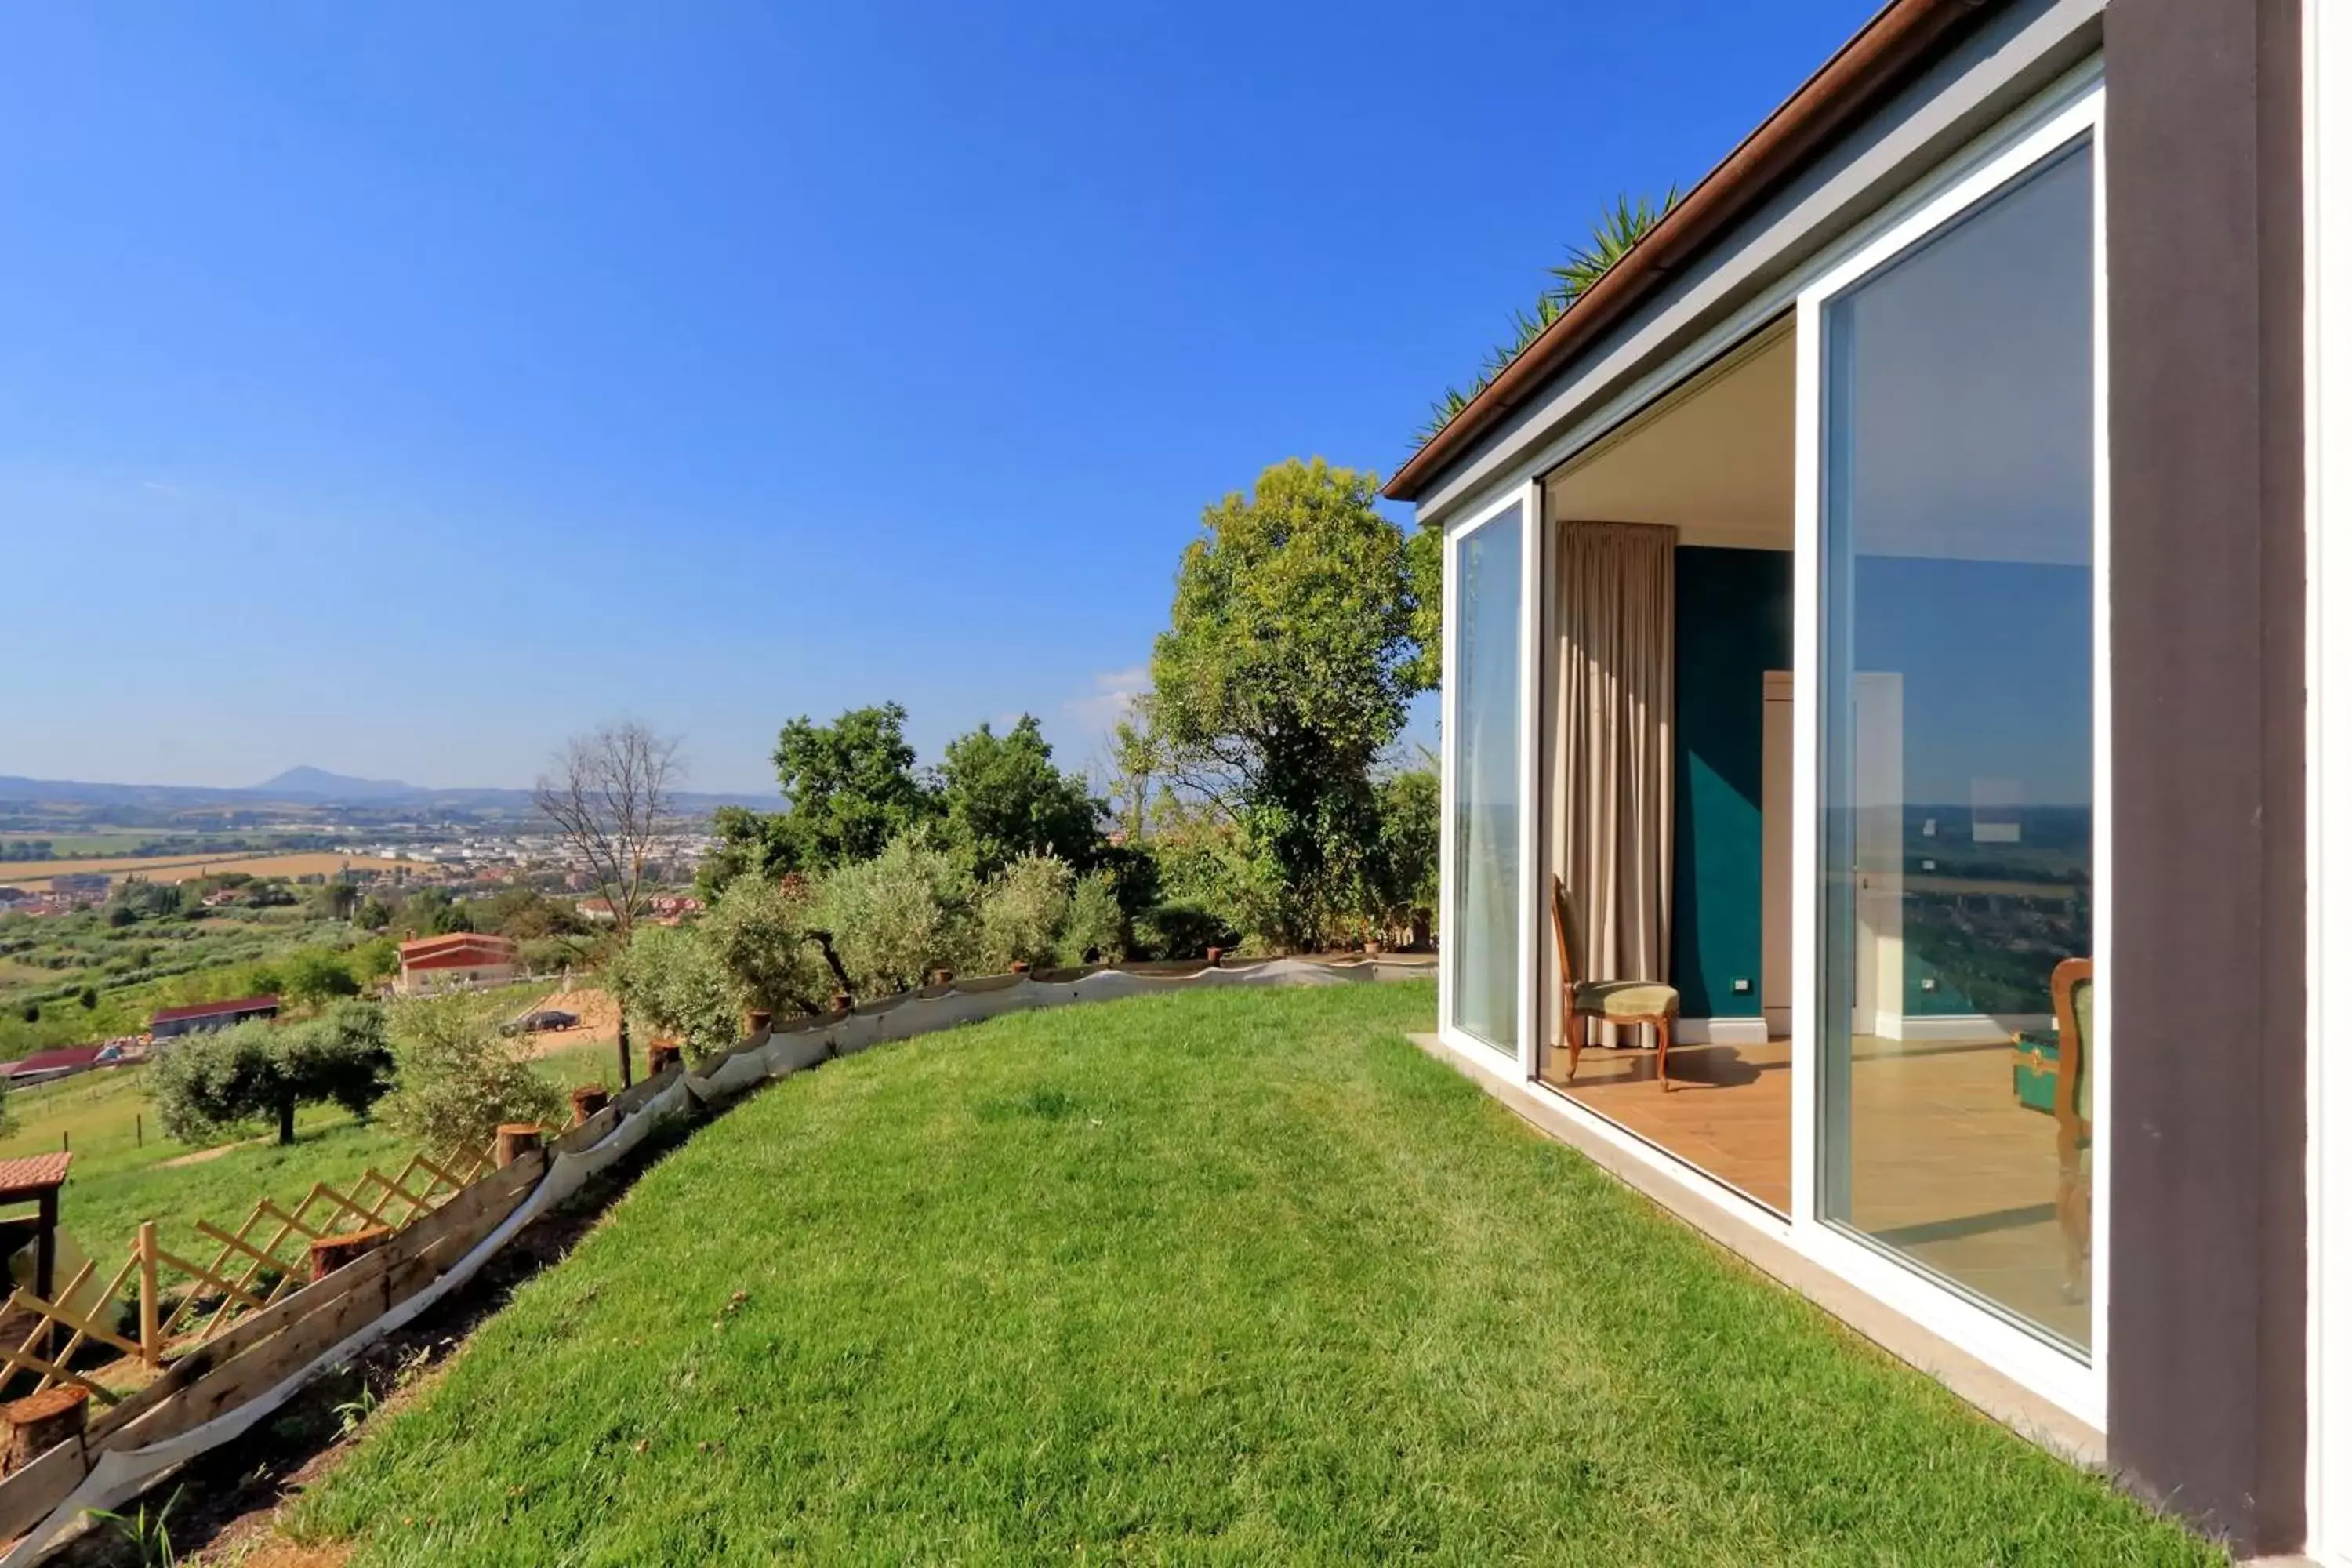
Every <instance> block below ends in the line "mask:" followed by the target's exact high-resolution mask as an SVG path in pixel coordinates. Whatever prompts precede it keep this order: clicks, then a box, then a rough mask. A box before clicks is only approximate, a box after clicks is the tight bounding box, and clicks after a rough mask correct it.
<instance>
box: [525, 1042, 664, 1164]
mask: <svg viewBox="0 0 2352 1568" xmlns="http://www.w3.org/2000/svg"><path fill="white" fill-rule="evenodd" d="M655 1048H656V1049H659V1048H660V1047H655ZM538 1147H539V1129H538V1127H536V1126H535V1125H533V1124H532V1123H530V1122H528V1121H509V1122H508V1123H506V1124H505V1125H504V1126H502V1127H500V1128H499V1153H498V1163H499V1170H501V1171H503V1170H505V1169H506V1168H507V1167H508V1166H509V1165H511V1164H513V1163H515V1162H516V1161H517V1160H520V1159H521V1158H522V1157H523V1156H524V1155H525V1154H528V1153H530V1152H531V1151H532V1150H533V1149H536V1148H538Z"/></svg>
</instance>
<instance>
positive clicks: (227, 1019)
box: [147, 996, 278, 1040]
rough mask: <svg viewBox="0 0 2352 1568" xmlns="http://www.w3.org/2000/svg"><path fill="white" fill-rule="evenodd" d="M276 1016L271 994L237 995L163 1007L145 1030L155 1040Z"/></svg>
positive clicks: (275, 1005)
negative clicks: (223, 1000)
mask: <svg viewBox="0 0 2352 1568" xmlns="http://www.w3.org/2000/svg"><path fill="white" fill-rule="evenodd" d="M276 1016H278V998H277V997H275V996H241V997H239V998H238V999H237V1000H236V1001H234V1002H204V1003H199V1004H198V1005H195V1006H193V1007H166V1008H164V1009H163V1010H162V1011H161V1012H159V1013H157V1014H156V1015H155V1016H153V1017H152V1018H150V1019H149V1020H148V1021H147V1032H148V1034H150V1035H152V1037H155V1038H156V1039H159V1040H169V1039H173V1038H176V1037H179V1036H182V1035H194V1034H201V1033H203V1032H204V1031H205V1030H206V1029H226V1028H227V1027H228V1026H230V1025H232V1024H242V1023H245V1022H246V1021H247V1020H248V1019H251V1018H275V1017H276Z"/></svg>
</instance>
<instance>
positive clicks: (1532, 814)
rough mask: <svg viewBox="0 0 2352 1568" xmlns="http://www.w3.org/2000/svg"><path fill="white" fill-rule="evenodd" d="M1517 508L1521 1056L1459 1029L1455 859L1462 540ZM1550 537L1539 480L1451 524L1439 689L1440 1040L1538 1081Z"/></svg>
mask: <svg viewBox="0 0 2352 1568" xmlns="http://www.w3.org/2000/svg"><path fill="white" fill-rule="evenodd" d="M1513 507H1517V508H1518V509H1519V604H1518V612H1519V694H1518V695H1519V702H1518V709H1519V711H1518V718H1517V724H1518V748H1519V824H1518V828H1519V897H1518V900H1517V901H1518V905H1519V932H1518V935H1519V941H1518V983H1517V986H1516V988H1515V995H1516V998H1517V1036H1518V1040H1517V1046H1518V1049H1517V1053H1516V1054H1514V1053H1510V1052H1506V1051H1504V1050H1502V1049H1501V1048H1500V1047H1496V1046H1494V1045H1491V1044H1489V1043H1488V1042H1486V1041H1485V1040H1482V1039H1480V1038H1479V1037H1477V1036H1475V1035H1474V1034H1472V1033H1470V1032H1469V1031H1468V1030H1467V1029H1464V1028H1461V1027H1459V1026H1456V1025H1455V1024H1454V959H1455V956H1456V953H1457V952H1458V949H1457V948H1456V946H1455V943H1456V942H1457V940H1458V937H1459V933H1458V932H1457V931H1454V879H1455V877H1456V876H1457V874H1458V872H1457V868H1456V867H1455V865H1454V769H1455V767H1456V766H1457V765H1458V764H1459V762H1460V752H1459V750H1458V748H1457V747H1456V746H1455V744H1454V738H1455V737H1456V736H1457V735H1459V734H1460V733H1461V731H1460V730H1459V729H1458V728H1457V727H1456V726H1455V723H1454V699H1455V693H1456V690H1457V689H1458V683H1457V682H1456V681H1455V680H1454V671H1455V669H1456V668H1459V656H1458V651H1457V649H1456V647H1455V639H1456V637H1457V635H1458V633H1459V631H1460V628H1461V616H1459V615H1458V614H1457V613H1456V611H1457V607H1458V606H1457V597H1458V595H1459V591H1460V584H1461V576H1462V574H1461V573H1460V572H1459V571H1458V570H1457V566H1458V564H1459V561H1460V556H1461V551H1462V544H1463V542H1464V541H1465V540H1466V539H1468V538H1469V537H1470V535H1472V534H1473V533H1475V532H1476V531H1478V530H1479V529H1480V528H1481V527H1483V526H1485V525H1486V524H1487V523H1489V522H1492V521H1495V520H1496V518H1498V517H1501V516H1502V515H1503V514H1504V513H1506V512H1507V511H1509V510H1511V509H1512V508H1513ZM1542 533H1543V492H1542V488H1541V487H1540V486H1539V485H1538V484H1537V483H1536V482H1535V481H1534V480H1532V479H1530V480H1528V481H1527V482H1525V483H1522V484H1517V485H1513V486H1512V487H1510V489H1507V490H1505V491H1503V492H1502V493H1500V494H1498V495H1496V496H1494V497H1492V498H1491V499H1489V500H1486V502H1484V503H1483V504H1481V505H1480V506H1478V507H1477V508H1475V510H1470V511H1468V512H1466V513H1465V514H1464V515H1463V517H1462V519H1461V520H1460V521H1456V522H1448V523H1447V524H1446V526H1445V559H1444V620H1443V626H1444V635H1443V636H1442V637H1441V638H1440V639H1439V640H1440V644H1441V656H1440V657H1441V659H1442V670H1441V673H1442V682H1441V685H1440V687H1439V701H1438V709H1439V714H1438V733H1439V746H1440V751H1439V758H1440V763H1441V765H1440V766H1439V768H1438V815H1439V822H1440V829H1439V836H1438V849H1437V903H1438V960H1437V1034H1438V1037H1439V1038H1440V1039H1442V1040H1444V1042H1445V1043H1446V1044H1447V1045H1449V1046H1451V1047H1454V1049H1456V1050H1458V1051H1462V1052H1464V1053H1465V1054H1466V1055H1468V1056H1470V1057H1472V1058H1474V1059H1475V1060H1478V1061H1482V1062H1485V1063H1486V1064H1487V1065H1488V1066H1489V1067H1508V1068H1513V1069H1516V1070H1517V1073H1518V1074H1519V1076H1520V1077H1522V1078H1532V1077H1533V1076H1534V1075H1535V1070H1536V1068H1535V1063H1536V1028H1537V1020H1538V1018H1539V1017H1540V1016H1542V1015H1541V1010H1540V1009H1539V1008H1538V1007H1537V1006H1536V1005H1535V1004H1536V976H1537V974H1538V973H1539V971H1538V966H1537V963H1536V947H1535V942H1536V939H1537V938H1538V936H1540V935H1541V934H1542V927H1541V926H1540V925H1539V924H1538V923H1537V920H1536V910H1537V901H1536V900H1537V890H1538V887H1539V885H1540V884H1539V879H1538V877H1537V874H1536V871H1537V868H1536V864H1535V858H1536V844H1537V837H1536V822H1537V818H1538V815H1539V814H1540V812H1541V809H1542V802H1541V800H1540V799H1539V798H1538V795H1537V794H1536V787H1537V784H1538V780H1539V778H1540V776H1541V768H1542V759H1541V758H1540V757H1538V755H1537V751H1538V743H1537V742H1538V725H1537V721H1536V712H1537V703H1538V700H1539V697H1540V695H1541V694H1540V693H1539V692H1538V690H1537V686H1538V682H1539V680H1540V678H1541V675H1542V664H1541V661H1540V658H1539V650H1538V647H1537V632H1538V623H1539V621H1540V616H1539V614H1538V611H1539V608H1540V605H1541V604H1542V594H1541V588H1540V579H1539V578H1538V575H1537V572H1538V566H1539V564H1540V563H1541V561H1542V550H1541V548H1540V542H1541V537H1542Z"/></svg>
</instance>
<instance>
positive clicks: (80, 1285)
mask: <svg viewBox="0 0 2352 1568" xmlns="http://www.w3.org/2000/svg"><path fill="white" fill-rule="evenodd" d="M489 1168H490V1157H489V1154H488V1151H485V1150H469V1151H465V1152H460V1153H458V1154H456V1155H452V1156H449V1157H446V1158H444V1159H440V1160H434V1159H429V1158H427V1157H426V1156H425V1155H423V1154H418V1155H415V1156H414V1157H413V1158H412V1159H410V1160H409V1162H408V1163H406V1164H405V1165H403V1166H402V1167H401V1168H400V1170H399V1172H398V1173H396V1174H394V1175H389V1176H387V1175H385V1174H384V1173H383V1172H381V1171H379V1170H377V1169H375V1168H374V1167H373V1166H370V1167H369V1168H368V1170H367V1172H366V1173H364V1174H363V1175H362V1176H361V1177H360V1179H359V1180H358V1181H357V1182H356V1183H354V1184H352V1188H351V1190H350V1191H348V1192H345V1191H341V1190H339V1189H337V1188H335V1187H332V1186H330V1185H329V1184H326V1183H324V1182H320V1183H318V1184H314V1185H313V1186H312V1187H311V1188H310V1192H309V1193H307V1194H304V1196H303V1197H302V1199H301V1201H300V1202H299V1203H297V1204H296V1205H294V1206H293V1207H292V1208H291V1209H288V1208H285V1207H283V1206H281V1205H278V1204H277V1203H276V1202H274V1201H273V1200H271V1199H269V1198H263V1199H261V1200H260V1201H259V1202H257V1203H256V1204H255V1205H253V1209H252V1211H251V1212H250V1213H249V1214H247V1215H246V1216H245V1223H244V1224H242V1225H240V1226H237V1227H236V1229H235V1230H225V1229H223V1228H222V1227H221V1226H216V1225H215V1224H213V1223H212V1222H211V1221H210V1220H201V1219H200V1220H198V1221H196V1223H195V1229H196V1231H197V1233H198V1235H199V1236H200V1237H202V1238H203V1239H202V1242H201V1243H200V1244H198V1245H196V1246H194V1247H190V1249H189V1250H191V1251H194V1252H198V1253H203V1252H206V1251H209V1252H210V1253H211V1258H210V1260H209V1261H197V1260H196V1259H194V1258H187V1257H184V1256H183V1255H182V1254H180V1253H177V1252H173V1251H172V1250H170V1249H169V1248H167V1247H164V1246H163V1243H162V1241H161V1239H160V1233H159V1232H158V1230H157V1229H156V1226H155V1224H154V1222H153V1221H152V1220H150V1221H148V1222H147V1223H145V1224H143V1225H142V1226H140V1227H139V1235H138V1237H137V1239H136V1240H134V1241H133V1242H132V1243H131V1256H130V1257H129V1258H125V1259H124V1260H123V1263H122V1266H121V1268H117V1269H116V1270H115V1271H114V1273H113V1275H112V1277H111V1278H110V1279H108V1280H107V1281H106V1283H105V1284H104V1285H102V1286H100V1287H99V1289H97V1290H96V1292H95V1293H89V1294H86V1293H85V1292H86V1291H87V1289H88V1287H89V1283H90V1281H91V1280H92V1279H93V1278H94V1277H95V1276H96V1273H97V1268H98V1266H97V1264H96V1263H94V1262H85V1263H84V1264H83V1265H82V1266H81V1268H79V1269H78V1270H76V1271H75V1273H74V1275H73V1278H72V1279H68V1281H67V1282H66V1285H65V1288H64V1289H61V1290H58V1292H56V1298H57V1299H56V1300H43V1299H42V1298H40V1297H39V1296H37V1295H35V1294H34V1293H33V1292H32V1291H30V1290H26V1289H16V1290H15V1291H13V1292H12V1293H11V1294H10V1295H9V1297H8V1301H7V1306H6V1308H5V1312H0V1322H5V1324H6V1325H7V1327H6V1336H7V1337H5V1338H0V1384H6V1383H9V1382H13V1381H14V1380H15V1379H16V1376H17V1374H19V1373H29V1374H31V1375H32V1376H34V1377H35V1378H37V1382H36V1384H35V1385H34V1389H33V1392H34V1393H36V1394H39V1393H44V1392H46V1391H47V1390H48V1389H50V1388H52V1387H54V1386H56V1385H57V1384H61V1383H63V1384H72V1385H74V1386H76V1387H78V1388H82V1389H86V1390H88V1391H89V1394H90V1396H91V1397H92V1398H94V1399H96V1400H98V1401H100V1403H101V1404H105V1405H118V1404H120V1403H121V1401H122V1399H123V1397H124V1390H123V1389H122V1388H121V1387H119V1386H116V1384H119V1383H120V1382H121V1379H120V1378H119V1377H118V1378H116V1379H114V1380H112V1381H101V1380H100V1378H99V1377H96V1376H93V1375H90V1373H88V1372H85V1371H81V1370H77V1369H76V1368H75V1366H74V1364H73V1363H74V1358H75V1356H76V1355H77V1353H79V1352H80V1351H81V1349H82V1347H83V1346H84V1345H85V1344H98V1345H103V1346H106V1347H108V1348H109V1349H111V1350H115V1351H118V1352H121V1354H122V1355H124V1356H125V1357H129V1358H132V1359H133V1360H135V1361H136V1362H137V1363H140V1364H141V1365H142V1366H143V1367H146V1368H151V1369H152V1368H156V1367H161V1366H163V1365H164V1364H166V1363H169V1362H171V1361H172V1360H173V1359H174V1358H176V1357H179V1356H182V1355H184V1354H186V1353H187V1352H190V1351H192V1350H194V1349H195V1348H196V1347H197V1346H199V1345H201V1344H203V1343H205V1342H206V1341H208V1340H210V1339H212V1338H213V1337H214V1336H215V1335H216V1334H218V1333H220V1332H221V1331H223V1330H225V1329H226V1328H228V1327H229V1326H230V1325H232V1324H233V1323H235V1322H236V1321H237V1320H238V1319H239V1318H240V1317H242V1316H245V1315H247V1314H250V1313H254V1312H259V1311H263V1310H267V1309H268V1308H269V1307H271V1306H274V1305H276V1304H277V1303H278V1302H279V1301H282V1300H285V1299H286V1298H287V1297H288V1296H289V1295H291V1294H292V1293H293V1292H294V1291H296V1290H298V1289H300V1288H301V1287H302V1286H304V1285H306V1284H309V1283H310V1282H311V1279H312V1278H313V1276H314V1274H315V1273H317V1272H318V1269H317V1268H316V1267H315V1265H314V1258H317V1257H318V1254H319V1250H320V1246H321V1244H327V1245H328V1246H329V1247H331V1246H332V1244H333V1243H334V1242H335V1241H336V1240H337V1239H339V1238H346V1237H360V1236H365V1235H366V1234H367V1233H369V1232H381V1233H382V1234H383V1235H384V1236H386V1237H389V1236H394V1235H397V1234H399V1233H400V1232H401V1231H404V1230H405V1229H407V1228H408V1227H409V1226H412V1225H414V1224H415V1223H416V1222H417V1221H418V1220H420V1219H423V1218H424V1217H425V1215H429V1214H432V1213H434V1212H435V1211H436V1210H437V1209H439V1208H441V1207H442V1206H443V1205H446V1204H447V1203H448V1202H449V1201H450V1200H451V1199H453V1198H455V1197H457V1195H458V1194H460V1193H462V1192H464V1191H465V1190H466V1189H467V1187H468V1186H470V1185H472V1184H474V1183H475V1182H476V1181H478V1180H479V1179H480V1178H481V1176H482V1174H483V1173H485V1172H487V1171H488V1169H489ZM126 1288H127V1290H128V1300H130V1301H131V1302H135V1303H136V1306H137V1309H138V1310H137V1311H136V1313H135V1314H126V1313H125V1312H124V1311H123V1310H122V1309H123V1305H124V1301H125V1293H126ZM126 1315H128V1316H131V1317H132V1318H134V1320H135V1327H133V1326H131V1325H127V1324H125V1323H123V1321H122V1320H123V1318H124V1317H125V1316H126ZM20 1330H22V1331H23V1332H22V1335H21V1337H19V1335H18V1331H20Z"/></svg>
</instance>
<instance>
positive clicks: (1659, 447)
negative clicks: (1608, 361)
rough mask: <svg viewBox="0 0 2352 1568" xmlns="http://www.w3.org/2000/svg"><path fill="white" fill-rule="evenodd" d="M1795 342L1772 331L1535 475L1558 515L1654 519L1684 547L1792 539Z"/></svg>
mask: <svg viewBox="0 0 2352 1568" xmlns="http://www.w3.org/2000/svg"><path fill="white" fill-rule="evenodd" d="M1796 385H1797V342H1796V334H1795V333H1794V332H1793V331H1790V330H1788V329H1787V328H1785V327H1784V328H1782V329H1780V330H1779V331H1776V332H1775V333H1773V334H1772V335H1771V336H1770V337H1769V338H1768V339H1767V340H1765V341H1763V342H1751V343H1750V344H1748V345H1746V346H1745V347H1743V348H1741V349H1739V350H1735V351H1734V352H1733V353H1732V354H1731V355H1729V356H1728V357H1727V359H1726V360H1724V361H1722V362H1718V364H1717V367H1716V368H1714V369H1712V370H1710V371H1707V372H1703V373H1701V374H1700V375H1699V376H1698V377H1697V378H1696V380H1695V381H1694V382H1691V383H1687V384H1685V385H1684V386H1683V387H1681V388H1678V389H1677V390H1676V391H1675V392H1674V393H1673V394H1671V395H1668V396H1667V397H1666V398H1665V399H1664V402H1663V403H1662V404H1661V405H1657V406H1654V407H1652V408H1650V409H1648V410H1645V411H1644V412H1643V414H1642V415H1641V416H1638V417H1637V418H1635V419H1634V420H1633V423H1632V424H1631V425H1629V426H1626V427H1625V428H1623V429H1621V430H1620V431H1618V432H1617V433H1616V434H1614V435H1612V436H1611V437H1608V438H1607V439H1606V440H1604V441H1603V442H1602V443H1601V446H1600V447H1599V448H1598V449H1597V450H1594V451H1591V452H1589V453H1587V454H1585V455H1584V456H1582V457H1580V458H1578V459H1577V460H1576V461H1575V462H1573V463H1571V464H1570V465H1569V467H1567V468H1563V469H1561V470H1560V471H1559V472H1558V473H1556V474H1554V475H1552V476H1551V478H1550V479H1547V480H1546V481H1545V496H1544V510H1545V511H1546V513H1547V514H1548V515H1549V516H1550V517H1552V518H1554V519H1557V520H1559V521H1564V522H1577V521H1584V522H1654V523H1664V524H1668V525H1670V526H1672V527H1674V528H1676V529H1679V530H1681V542H1683V543H1685V544H1711V545H1718V546H1727V547H1732V548H1741V549H1748V550H1788V549H1791V548H1793V547H1794V543H1795V538H1796V521H1795V510H1794V504H1795V503H1794V498H1795V496H1796V493H1797V467H1796V452H1797V397H1796Z"/></svg>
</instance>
